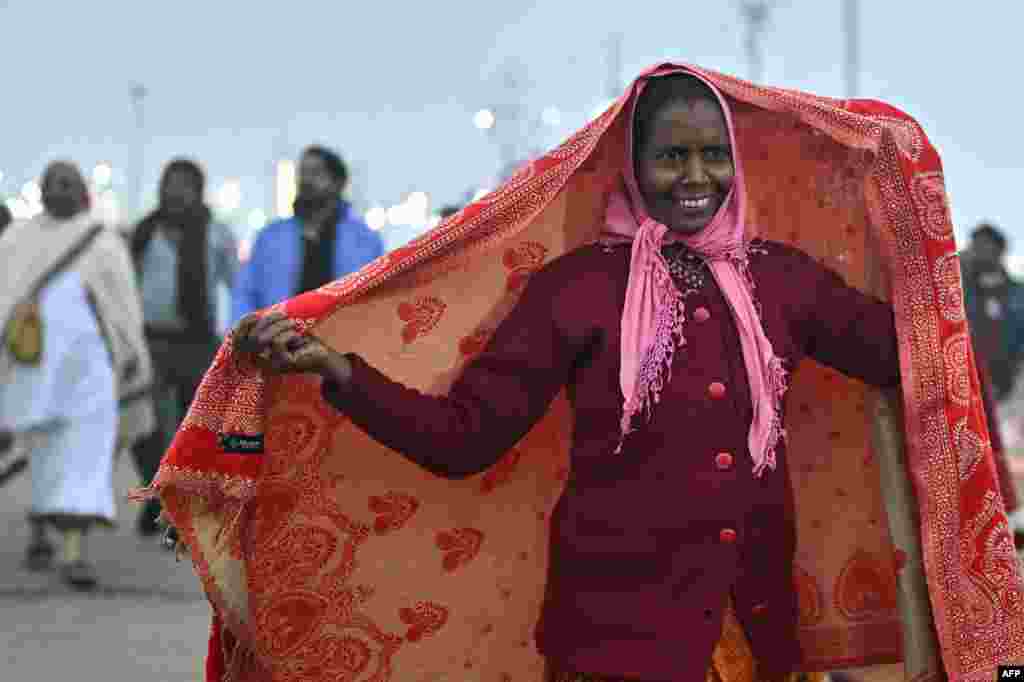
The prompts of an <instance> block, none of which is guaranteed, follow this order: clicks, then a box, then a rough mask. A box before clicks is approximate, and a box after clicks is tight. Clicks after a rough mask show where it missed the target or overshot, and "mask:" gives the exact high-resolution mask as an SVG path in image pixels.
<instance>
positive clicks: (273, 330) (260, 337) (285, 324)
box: [251, 317, 295, 348]
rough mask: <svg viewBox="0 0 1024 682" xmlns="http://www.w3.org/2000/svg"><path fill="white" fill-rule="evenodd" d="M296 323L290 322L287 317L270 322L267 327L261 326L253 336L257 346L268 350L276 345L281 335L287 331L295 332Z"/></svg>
mask: <svg viewBox="0 0 1024 682" xmlns="http://www.w3.org/2000/svg"><path fill="white" fill-rule="evenodd" d="M294 330H295V323H294V322H292V321H291V320H289V319H288V318H287V317H285V318H281V319H278V320H275V321H273V322H270V323H269V324H267V325H261V326H260V327H259V328H257V329H256V330H254V331H253V333H252V334H251V336H252V337H253V340H254V341H255V342H256V344H257V345H258V346H259V347H260V348H266V347H267V346H269V345H271V344H273V343H274V339H276V338H277V337H278V336H279V335H281V334H282V333H284V332H287V331H294Z"/></svg>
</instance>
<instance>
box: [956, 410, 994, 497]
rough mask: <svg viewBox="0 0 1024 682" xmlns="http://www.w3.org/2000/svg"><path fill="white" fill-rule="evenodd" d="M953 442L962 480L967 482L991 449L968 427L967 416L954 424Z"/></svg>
mask: <svg viewBox="0 0 1024 682" xmlns="http://www.w3.org/2000/svg"><path fill="white" fill-rule="evenodd" d="M953 444H954V447H955V448H956V457H957V469H958V471H959V473H960V481H961V482H965V481H967V480H968V479H969V478H970V477H971V476H972V475H973V474H974V472H975V471H976V470H977V468H978V464H980V463H981V461H982V459H983V458H984V457H985V455H986V453H987V452H988V451H989V444H988V443H986V442H985V440H984V439H982V437H981V436H979V435H978V434H977V433H975V432H974V431H972V430H971V429H970V428H969V427H968V425H967V417H964V418H962V419H959V420H957V422H956V424H955V425H954V426H953Z"/></svg>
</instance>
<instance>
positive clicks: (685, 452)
mask: <svg viewBox="0 0 1024 682" xmlns="http://www.w3.org/2000/svg"><path fill="white" fill-rule="evenodd" d="M761 246H762V247H763V251H764V252H763V253H754V254H752V255H751V261H750V269H751V274H752V276H753V278H754V281H755V284H756V288H757V291H756V298H757V300H758V301H759V302H760V304H761V306H762V315H763V323H764V326H765V330H766V333H767V335H768V338H769V340H770V341H771V343H772V346H773V347H774V349H775V352H776V354H777V355H778V356H779V357H780V358H782V359H783V361H784V363H785V365H786V368H787V369H789V370H792V369H794V368H795V367H796V365H797V364H798V363H799V362H800V360H801V359H802V358H803V357H804V356H811V357H813V358H815V359H816V360H818V361H820V362H822V363H823V364H826V365H829V366H831V367H833V368H835V369H837V370H839V371H841V372H843V373H844V374H847V375H849V376H851V377H855V378H857V379H860V380H862V381H865V382H867V383H870V384H873V385H876V386H895V385H897V384H898V383H899V379H900V373H899V355H898V351H897V345H896V333H895V321H894V317H893V312H892V309H891V307H890V306H889V305H888V304H886V303H883V302H881V301H878V300H876V299H872V298H869V297H868V296H865V295H864V294H862V293H860V292H858V291H857V290H855V289H853V288H850V287H847V286H846V285H845V284H844V283H843V281H842V280H841V279H840V278H839V276H838V275H836V274H835V273H834V272H832V271H830V270H827V269H826V268H824V267H822V266H821V265H819V264H818V263H816V262H815V261H814V260H813V259H811V258H810V257H809V256H807V255H805V254H804V253H802V252H800V251H797V250H796V249H794V248H792V247H789V246H786V245H783V244H780V243H775V242H761ZM629 258H630V249H629V248H628V246H622V247H616V248H612V249H605V248H603V247H600V246H596V245H594V246H587V247H584V248H581V249H578V250H576V251H574V252H572V253H570V254H567V255H565V256H562V257H560V258H558V259H556V260H555V261H553V262H551V263H550V264H548V265H547V266H546V267H545V268H543V269H542V270H540V271H539V272H537V273H536V274H535V275H534V276H533V277H532V278H531V280H530V282H529V284H528V286H527V288H526V291H525V292H524V293H523V296H522V298H521V299H520V301H519V303H518V304H517V305H516V307H515V308H514V309H513V311H512V312H511V314H510V315H509V316H508V318H506V320H505V321H504V322H503V323H502V324H501V325H499V328H498V330H497V331H496V332H495V334H494V336H493V337H492V338H491V340H490V342H489V344H488V345H487V347H486V348H485V349H484V351H483V352H482V353H481V354H480V355H479V356H477V357H476V358H475V359H474V360H473V361H472V362H471V363H470V364H469V365H468V366H467V367H466V369H465V370H464V372H463V373H462V375H461V376H460V378H459V379H458V380H457V381H456V382H455V384H454V385H453V386H452V388H451V390H450V392H449V393H448V395H447V396H445V397H432V396H427V395H424V394H422V393H420V392H418V391H415V390H412V389H409V388H406V387H404V386H402V385H400V384H398V383H396V382H393V381H391V380H390V379H388V378H387V377H386V376H384V375H383V374H381V373H380V372H379V371H377V370H375V369H374V368H373V367H371V366H369V365H368V364H367V363H366V362H365V361H364V360H362V359H361V358H360V357H358V356H357V355H354V354H350V355H349V358H350V359H351V361H352V377H351V381H350V382H348V383H347V384H346V385H345V386H338V385H336V384H333V383H331V382H327V383H325V387H324V395H325V397H326V399H327V400H328V401H329V402H331V403H332V404H333V405H334V406H335V407H336V408H337V409H339V410H341V411H343V412H344V413H345V414H346V415H348V417H350V418H351V420H352V421H353V422H354V423H355V424H356V425H357V426H358V427H360V428H361V429H363V430H364V431H365V432H366V433H367V434H369V435H370V436H371V437H373V438H374V439H375V440H377V441H378V442H380V443H382V444H384V445H385V446H387V447H389V448H391V449H393V450H395V451H397V452H399V453H402V454H403V455H404V456H405V457H407V458H409V459H410V460H412V461H414V462H417V463H418V464H420V465H421V466H423V467H424V468H426V469H428V470H430V471H431V472H434V473H436V474H437V475H438V476H444V477H450V478H460V477H464V476H469V475H472V474H476V473H479V472H481V471H484V470H485V469H487V468H488V467H490V466H491V465H493V464H494V463H495V462H497V460H498V459H499V458H500V457H501V456H502V455H503V454H504V452H505V451H506V450H508V449H509V448H510V447H512V446H513V445H514V444H515V443H516V442H517V441H518V440H519V439H520V438H521V437H522V436H523V435H525V434H526V433H527V431H528V430H529V429H530V428H531V426H532V425H533V424H534V423H535V422H536V421H537V420H538V419H540V417H541V416H543V414H544V413H545V411H546V409H547V407H548V405H549V404H550V402H551V400H552V399H553V398H554V396H555V395H556V394H557V393H558V391H559V390H560V389H561V388H562V387H563V386H567V387H568V395H569V399H570V401H571V404H572V407H573V411H574V415H575V424H574V433H573V445H572V453H571V465H572V473H571V475H570V478H569V481H568V483H567V487H566V490H565V492H564V494H563V495H562V497H561V498H560V499H559V501H558V503H557V505H556V507H555V510H554V513H553V517H552V525H551V547H550V549H551V561H550V568H549V577H548V586H547V596H546V600H545V604H544V608H543V610H542V616H541V620H540V623H539V624H538V627H537V632H536V637H537V643H538V647H539V649H540V651H541V653H542V654H544V655H545V656H548V657H549V658H551V659H553V660H554V661H556V662H558V663H559V664H561V665H563V666H565V667H567V668H570V669H575V670H580V671H585V672H595V673H604V674H608V675H620V676H633V677H637V678H640V679H647V680H668V679H673V680H703V679H704V674H705V671H706V669H707V666H708V665H709V661H710V659H711V653H712V651H713V650H714V647H715V644H716V643H717V640H718V638H719V636H720V633H721V623H722V613H723V609H724V606H725V604H726V600H727V595H728V594H729V593H730V591H731V593H732V596H733V599H734V602H735V605H736V609H737V615H738V617H739V619H740V621H741V622H742V624H743V626H744V627H745V629H746V631H747V633H748V635H749V637H750V640H751V645H752V647H753V649H754V653H755V656H756V657H757V660H758V662H759V665H761V666H763V668H762V670H764V671H765V673H768V672H771V671H777V672H783V671H788V670H789V669H791V667H792V665H793V662H794V660H795V659H796V657H797V641H796V625H797V604H796V595H795V594H794V591H793V589H792V584H793V581H792V565H793V558H794V551H795V526H794V520H793V495H792V490H791V489H790V483H789V474H788V469H787V457H786V452H785V449H784V448H781V449H780V451H779V452H778V454H777V456H778V468H777V469H776V470H775V471H767V472H765V474H764V475H763V476H762V477H761V478H759V479H755V478H754V476H753V474H752V460H751V457H750V452H749V450H748V447H747V433H748V429H749V426H750V422H751V418H752V408H751V399H750V393H749V388H748V384H747V378H746V370H745V367H744V364H743V360H742V357H741V352H740V342H739V337H738V334H737V329H736V326H735V324H734V322H733V318H732V315H731V313H730V310H729V308H728V304H727V303H726V300H725V298H724V297H723V295H722V293H721V291H720V290H719V289H718V287H717V285H716V284H715V282H714V279H713V278H712V277H711V276H710V273H708V277H707V284H706V285H705V286H704V288H703V290H702V291H700V292H698V293H696V294H694V295H692V296H690V297H689V298H688V299H687V301H686V305H687V311H688V314H687V321H686V323H685V327H684V333H685V337H686V341H687V343H686V345H685V346H684V347H683V348H681V349H679V350H677V352H676V356H675V360H674V364H673V368H672V378H671V381H670V382H669V383H668V385H667V386H666V387H665V389H664V390H663V391H662V394H661V401H660V403H659V404H658V405H657V406H656V407H655V408H654V411H653V417H652V419H651V421H650V422H649V423H648V424H644V425H641V426H639V427H638V429H637V430H636V431H635V432H634V433H633V434H631V435H630V436H629V437H628V438H627V439H626V441H625V444H624V447H623V451H622V453H621V454H620V455H613V454H612V453H613V450H614V449H615V447H616V445H617V443H618V438H619V419H620V415H621V414H622V394H621V389H620V387H619V366H620V359H619V350H620V344H619V339H620V319H621V315H622V309H623V304H624V301H625V294H626V283H627V279H628V275H629Z"/></svg>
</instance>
